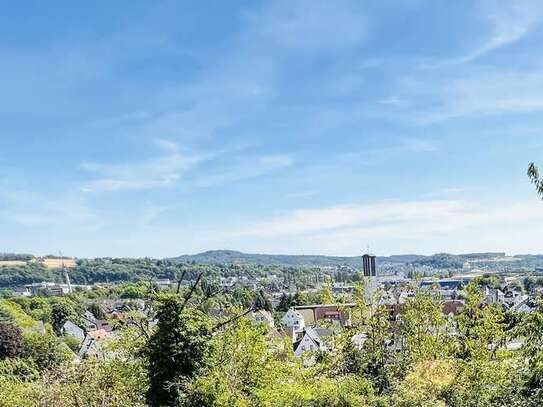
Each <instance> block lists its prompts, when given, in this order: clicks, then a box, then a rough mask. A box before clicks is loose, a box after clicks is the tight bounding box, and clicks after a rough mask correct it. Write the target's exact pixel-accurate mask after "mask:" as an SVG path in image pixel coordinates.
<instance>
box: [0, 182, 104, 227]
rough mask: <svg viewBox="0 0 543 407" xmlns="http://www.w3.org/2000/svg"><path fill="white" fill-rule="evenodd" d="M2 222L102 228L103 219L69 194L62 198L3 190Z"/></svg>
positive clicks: (22, 224) (31, 225)
mask: <svg viewBox="0 0 543 407" xmlns="http://www.w3.org/2000/svg"><path fill="white" fill-rule="evenodd" d="M0 199H1V202H2V205H1V206H0V220H1V221H2V222H6V223H15V224H17V225H20V226H29V227H59V226H72V227H75V226H77V227H82V226H84V227H87V228H92V229H94V228H97V227H100V224H101V222H100V219H99V217H98V216H97V215H96V214H95V213H94V212H93V210H92V209H91V208H90V207H89V206H88V205H87V204H86V202H85V201H84V200H82V199H81V198H80V197H77V196H75V195H73V194H70V193H69V191H67V192H66V193H65V194H63V195H62V196H61V197H59V196H48V195H44V194H40V193H37V192H33V191H29V190H23V189H3V190H2V191H0Z"/></svg>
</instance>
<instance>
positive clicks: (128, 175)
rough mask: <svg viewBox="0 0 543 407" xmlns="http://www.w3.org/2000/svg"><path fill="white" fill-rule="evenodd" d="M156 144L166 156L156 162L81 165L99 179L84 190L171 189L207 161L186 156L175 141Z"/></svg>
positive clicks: (159, 141)
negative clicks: (193, 169)
mask: <svg viewBox="0 0 543 407" xmlns="http://www.w3.org/2000/svg"><path fill="white" fill-rule="evenodd" d="M156 143H157V146H158V147H159V148H160V149H161V150H162V154H161V155H159V156H158V157H155V158H152V159H145V160H142V161H141V162H131V163H122V164H102V163H94V162H87V163H83V164H81V168H82V169H83V170H85V171H88V172H91V173H94V174H97V175H98V176H99V177H98V178H97V179H94V180H92V181H89V182H87V183H85V184H84V185H83V187H82V188H81V189H82V190H83V191H84V192H100V191H118V190H131V189H149V188H157V187H168V186H171V185H174V184H175V183H176V182H178V181H179V180H180V179H181V178H182V176H183V175H184V174H185V173H186V172H187V171H189V170H191V169H192V168H194V167H195V166H196V165H197V164H198V163H200V162H201V161H203V160H204V159H205V156H204V155H201V154H188V153H182V152H181V149H180V146H179V145H177V144H176V143H174V142H172V141H168V140H163V139H159V140H157V142H156Z"/></svg>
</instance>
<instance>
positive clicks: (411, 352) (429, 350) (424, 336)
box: [401, 292, 451, 363]
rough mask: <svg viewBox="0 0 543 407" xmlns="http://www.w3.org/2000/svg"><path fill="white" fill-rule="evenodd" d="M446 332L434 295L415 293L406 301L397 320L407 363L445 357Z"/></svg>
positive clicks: (449, 341)
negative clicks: (399, 318) (399, 320)
mask: <svg viewBox="0 0 543 407" xmlns="http://www.w3.org/2000/svg"><path fill="white" fill-rule="evenodd" d="M449 331H450V329H449V327H448V324H447V318H446V317H445V315H444V314H443V311H442V309H441V304H440V303H439V301H438V299H437V298H436V297H435V296H433V295H432V294H431V293H427V292H425V293H420V292H418V293H417V294H416V295H415V297H414V298H412V299H409V300H408V301H407V302H406V304H405V309H404V312H403V313H402V319H401V334H402V338H403V342H404V344H405V348H406V351H407V352H406V356H407V359H408V363H418V362H421V361H424V360H437V359H441V358H445V357H447V356H448V355H449V353H450V350H451V349H450V343H451V340H450V337H449V333H450V332H449Z"/></svg>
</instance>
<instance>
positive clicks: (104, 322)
mask: <svg viewBox="0 0 543 407" xmlns="http://www.w3.org/2000/svg"><path fill="white" fill-rule="evenodd" d="M134 304H135V305H136V306H137V307H138V308H140V309H143V307H144V302H143V301H138V300H131V306H134ZM99 306H100V308H101V309H102V310H103V312H104V314H105V315H106V319H100V318H97V317H96V316H95V315H94V314H93V313H92V312H90V311H88V310H87V311H85V313H84V314H83V315H82V316H81V317H80V320H79V321H77V323H76V322H74V321H72V320H67V321H66V322H65V323H64V325H63V326H62V333H63V334H64V335H66V336H70V337H72V338H75V339H76V340H78V341H79V343H80V348H79V352H78V356H79V357H80V358H84V357H89V356H98V355H100V354H101V353H102V345H103V343H104V340H105V339H108V338H113V337H115V335H116V333H115V325H114V324H111V322H110V321H112V320H121V319H123V318H124V317H125V315H126V311H127V303H126V302H125V301H123V300H102V301H101V302H100V304H99ZM153 322H156V321H150V324H151V325H152V323H153Z"/></svg>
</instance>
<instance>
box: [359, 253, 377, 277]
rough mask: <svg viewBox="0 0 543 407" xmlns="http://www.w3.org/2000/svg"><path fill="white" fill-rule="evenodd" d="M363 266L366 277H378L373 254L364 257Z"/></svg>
mask: <svg viewBox="0 0 543 407" xmlns="http://www.w3.org/2000/svg"><path fill="white" fill-rule="evenodd" d="M362 264H363V266H364V277H377V269H376V267H375V256H373V255H371V254H365V255H363V256H362Z"/></svg>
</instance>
